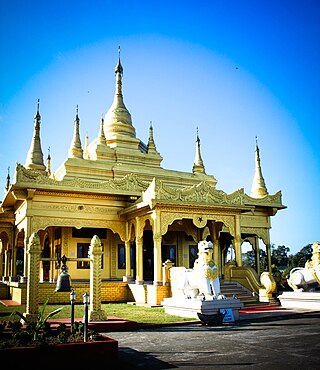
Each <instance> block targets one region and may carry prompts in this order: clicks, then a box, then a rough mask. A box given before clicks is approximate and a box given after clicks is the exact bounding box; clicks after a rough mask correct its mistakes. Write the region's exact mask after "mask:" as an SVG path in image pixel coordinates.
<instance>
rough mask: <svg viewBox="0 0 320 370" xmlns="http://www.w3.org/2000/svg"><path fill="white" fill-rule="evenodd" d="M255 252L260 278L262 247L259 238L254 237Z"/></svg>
mask: <svg viewBox="0 0 320 370" xmlns="http://www.w3.org/2000/svg"><path fill="white" fill-rule="evenodd" d="M254 251H255V254H256V267H257V274H258V276H260V273H261V272H260V247H259V238H258V237H257V236H255V237H254Z"/></svg>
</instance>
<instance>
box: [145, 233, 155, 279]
mask: <svg viewBox="0 0 320 370" xmlns="http://www.w3.org/2000/svg"><path fill="white" fill-rule="evenodd" d="M143 280H144V281H145V282H147V281H153V233H152V231H151V230H145V231H144V232H143Z"/></svg>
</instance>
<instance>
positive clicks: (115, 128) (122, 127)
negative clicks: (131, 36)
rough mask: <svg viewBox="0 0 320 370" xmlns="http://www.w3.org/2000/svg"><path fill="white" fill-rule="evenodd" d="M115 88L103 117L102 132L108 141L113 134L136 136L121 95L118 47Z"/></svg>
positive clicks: (121, 71)
mask: <svg viewBox="0 0 320 370" xmlns="http://www.w3.org/2000/svg"><path fill="white" fill-rule="evenodd" d="M114 71H115V74H116V88H115V94H114V99H113V103H112V105H111V107H110V108H109V110H108V112H107V113H106V116H105V122H104V132H105V136H106V138H107V139H108V138H109V137H110V136H112V135H113V134H122V135H129V136H133V137H135V136H136V132H135V128H134V127H133V126H132V120H131V114H130V113H129V111H128V110H127V108H126V106H125V104H124V101H123V95H122V76H123V68H122V65H121V61H120V46H119V48H118V62H117V65H116V67H115V70H114Z"/></svg>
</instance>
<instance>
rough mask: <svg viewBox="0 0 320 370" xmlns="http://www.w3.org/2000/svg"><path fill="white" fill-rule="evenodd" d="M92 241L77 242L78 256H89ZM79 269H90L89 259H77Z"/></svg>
mask: <svg viewBox="0 0 320 370" xmlns="http://www.w3.org/2000/svg"><path fill="white" fill-rule="evenodd" d="M89 248H90V243H78V244H77V258H88V257H89ZM77 268H78V269H89V268H90V262H89V261H77Z"/></svg>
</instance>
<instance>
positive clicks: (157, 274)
mask: <svg viewBox="0 0 320 370" xmlns="http://www.w3.org/2000/svg"><path fill="white" fill-rule="evenodd" d="M161 242H162V236H161V235H159V234H156V235H154V236H153V260H154V263H153V269H154V270H153V272H154V280H153V284H154V285H162V271H161V270H162V257H161Z"/></svg>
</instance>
